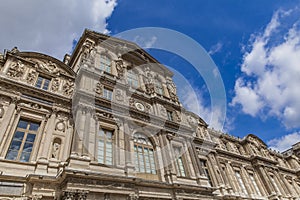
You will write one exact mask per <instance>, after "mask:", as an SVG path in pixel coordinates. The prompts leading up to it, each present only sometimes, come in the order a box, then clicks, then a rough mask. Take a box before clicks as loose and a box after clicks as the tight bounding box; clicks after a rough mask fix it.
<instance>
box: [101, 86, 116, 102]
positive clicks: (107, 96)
mask: <svg viewBox="0 0 300 200" xmlns="http://www.w3.org/2000/svg"><path fill="white" fill-rule="evenodd" d="M112 93H113V91H112V90H110V89H107V88H103V94H102V97H103V98H105V99H108V100H110V101H111V100H112Z"/></svg>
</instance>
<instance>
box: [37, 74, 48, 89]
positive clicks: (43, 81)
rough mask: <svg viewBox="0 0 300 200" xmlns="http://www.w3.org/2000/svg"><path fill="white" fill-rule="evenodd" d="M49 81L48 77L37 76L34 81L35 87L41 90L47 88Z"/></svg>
mask: <svg viewBox="0 0 300 200" xmlns="http://www.w3.org/2000/svg"><path fill="white" fill-rule="evenodd" d="M49 83H50V79H48V78H45V77H42V76H38V79H37V81H36V83H35V87H37V88H40V89H43V90H48V88H49Z"/></svg>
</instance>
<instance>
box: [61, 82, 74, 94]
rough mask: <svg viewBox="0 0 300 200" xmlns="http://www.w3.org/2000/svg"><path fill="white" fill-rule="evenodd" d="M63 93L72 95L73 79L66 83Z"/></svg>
mask: <svg viewBox="0 0 300 200" xmlns="http://www.w3.org/2000/svg"><path fill="white" fill-rule="evenodd" d="M63 91H64V94H65V95H68V96H70V95H72V93H73V91H74V83H73V81H72V80H71V79H69V80H68V81H66V83H65V85H64V86H63Z"/></svg>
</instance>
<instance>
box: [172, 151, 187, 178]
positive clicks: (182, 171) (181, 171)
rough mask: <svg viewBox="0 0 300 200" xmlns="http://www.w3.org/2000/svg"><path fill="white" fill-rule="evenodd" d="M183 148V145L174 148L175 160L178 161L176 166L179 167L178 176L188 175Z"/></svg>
mask: <svg viewBox="0 0 300 200" xmlns="http://www.w3.org/2000/svg"><path fill="white" fill-rule="evenodd" d="M181 150H182V149H181V147H175V148H174V152H175V162H176V167H177V175H178V176H186V173H185V169H184V164H183V158H182V152H181Z"/></svg>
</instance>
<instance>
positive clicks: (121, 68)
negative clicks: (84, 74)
mask: <svg viewBox="0 0 300 200" xmlns="http://www.w3.org/2000/svg"><path fill="white" fill-rule="evenodd" d="M114 63H115V66H116V70H117V73H118V78H121V77H123V75H124V71H125V65H124V63H123V60H122V59H118V60H114Z"/></svg>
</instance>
